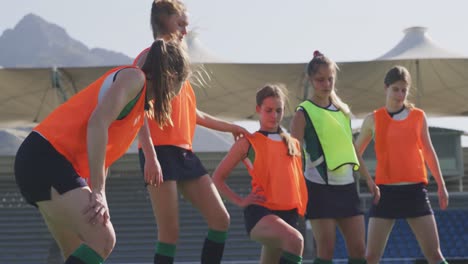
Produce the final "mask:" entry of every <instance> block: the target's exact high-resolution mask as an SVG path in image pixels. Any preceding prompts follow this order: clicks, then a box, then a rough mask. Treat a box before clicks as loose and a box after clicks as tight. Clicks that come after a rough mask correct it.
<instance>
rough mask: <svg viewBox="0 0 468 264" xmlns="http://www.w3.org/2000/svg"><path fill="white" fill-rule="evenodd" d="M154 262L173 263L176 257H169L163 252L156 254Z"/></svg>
mask: <svg viewBox="0 0 468 264" xmlns="http://www.w3.org/2000/svg"><path fill="white" fill-rule="evenodd" d="M153 262H154V264H172V263H174V257H168V256H164V255H161V254H158V253H156V254H154V259H153Z"/></svg>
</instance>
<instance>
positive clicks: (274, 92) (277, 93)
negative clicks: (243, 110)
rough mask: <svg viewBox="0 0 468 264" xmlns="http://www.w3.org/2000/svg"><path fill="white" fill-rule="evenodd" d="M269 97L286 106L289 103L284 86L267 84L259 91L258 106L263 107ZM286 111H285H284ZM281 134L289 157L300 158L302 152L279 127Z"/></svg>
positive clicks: (257, 95)
mask: <svg viewBox="0 0 468 264" xmlns="http://www.w3.org/2000/svg"><path fill="white" fill-rule="evenodd" d="M268 97H275V98H279V99H280V100H281V101H283V103H284V105H285V104H286V101H287V99H288V98H287V90H286V88H285V86H284V85H283V84H266V85H265V86H264V87H262V88H261V89H259V90H258V91H257V94H256V102H257V106H261V105H262V104H263V101H264V100H265V99H266V98H268ZM283 110H284V109H283ZM279 134H280V136H281V138H282V139H283V142H284V144H286V146H287V147H288V155H289V156H300V154H301V152H300V150H299V149H298V148H297V145H296V144H295V143H294V140H293V139H292V137H291V136H290V135H289V134H287V133H285V132H284V131H283V129H282V128H281V126H279Z"/></svg>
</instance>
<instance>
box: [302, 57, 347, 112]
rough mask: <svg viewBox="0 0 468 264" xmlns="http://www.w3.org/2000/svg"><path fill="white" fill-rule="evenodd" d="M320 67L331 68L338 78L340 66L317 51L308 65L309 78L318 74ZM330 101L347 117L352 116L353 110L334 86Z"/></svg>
mask: <svg viewBox="0 0 468 264" xmlns="http://www.w3.org/2000/svg"><path fill="white" fill-rule="evenodd" d="M320 66H327V67H330V68H331V69H333V71H334V74H335V76H336V73H337V72H338V70H339V68H338V65H337V64H336V63H335V62H334V61H333V60H331V59H330V58H328V57H327V56H325V55H323V54H322V53H320V52H319V51H318V50H316V51H315V52H314V57H313V58H312V60H311V61H310V62H309V64H308V65H307V76H308V77H309V78H310V77H312V76H314V75H315V74H316V73H317V72H318V70H319V68H320ZM330 100H331V102H332V104H333V105H335V106H336V107H337V108H338V109H339V110H340V111H342V112H343V113H344V114H345V115H347V116H351V109H350V108H349V106H348V105H347V104H346V103H345V102H343V100H341V98H340V97H339V96H338V95H337V94H336V88H335V86H333V89H332V91H331V93H330Z"/></svg>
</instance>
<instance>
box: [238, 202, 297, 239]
mask: <svg viewBox="0 0 468 264" xmlns="http://www.w3.org/2000/svg"><path fill="white" fill-rule="evenodd" d="M271 214H274V215H277V216H278V217H279V218H281V219H283V220H284V221H285V222H286V223H288V224H289V225H290V226H292V227H294V228H296V229H297V225H298V220H299V214H298V213H297V210H296V209H292V210H270V209H268V208H266V207H264V206H261V205H257V204H251V205H249V206H247V207H246V208H245V209H244V222H245V229H246V230H247V234H248V235H249V236H250V231H252V228H254V227H255V225H256V224H257V223H258V221H260V219H262V218H263V217H264V216H267V215H271Z"/></svg>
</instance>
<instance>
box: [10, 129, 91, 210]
mask: <svg viewBox="0 0 468 264" xmlns="http://www.w3.org/2000/svg"><path fill="white" fill-rule="evenodd" d="M83 144H86V143H84V142H83ZM15 179H16V184H17V185H18V187H19V189H20V191H21V194H22V195H23V196H24V198H25V199H26V201H27V202H28V203H30V204H31V205H34V206H36V207H37V204H36V203H37V202H40V201H47V200H50V199H51V194H50V188H51V187H54V189H55V190H57V192H58V193H60V194H63V193H66V192H68V191H71V190H73V189H76V188H80V187H84V186H87V184H86V181H85V180H84V179H83V178H81V177H80V175H78V174H77V173H76V171H75V169H74V168H73V166H72V164H71V163H70V162H69V161H68V160H67V159H66V158H65V157H64V156H63V155H62V154H60V153H59V152H57V150H55V148H54V147H53V146H52V145H51V144H50V143H49V141H47V140H46V139H45V138H43V137H42V136H41V135H39V134H38V133H37V132H34V131H33V132H31V134H29V135H28V136H27V137H26V139H25V140H24V142H23V143H22V144H21V146H20V147H19V149H18V152H17V153H16V158H15Z"/></svg>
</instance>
